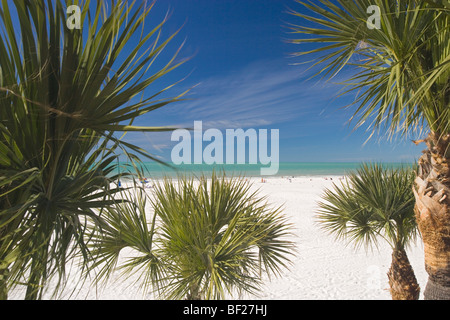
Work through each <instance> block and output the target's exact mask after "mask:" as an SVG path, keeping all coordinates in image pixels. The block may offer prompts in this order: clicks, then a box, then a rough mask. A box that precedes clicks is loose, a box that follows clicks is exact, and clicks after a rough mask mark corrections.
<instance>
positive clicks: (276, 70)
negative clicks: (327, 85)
mask: <svg viewBox="0 0 450 320" xmlns="http://www.w3.org/2000/svg"><path fill="white" fill-rule="evenodd" d="M302 71H303V70H301V69H299V68H297V67H292V66H289V65H286V64H281V63H269V62H258V63H254V64H251V65H249V66H247V67H246V68H244V69H241V70H239V71H237V72H229V73H228V74H226V75H220V76H216V77H213V78H209V79H205V80H203V81H201V83H200V84H199V85H198V86H197V87H196V88H195V89H194V91H193V92H192V95H193V98H194V100H192V101H188V102H185V103H184V104H183V106H182V107H181V109H182V110H183V120H185V121H187V123H186V122H183V125H186V124H190V125H192V122H193V121H194V120H202V121H203V123H204V126H205V127H214V128H218V129H224V128H249V127H263V126H274V125H277V124H281V123H283V122H286V121H292V120H294V119H296V118H300V117H302V116H304V115H305V114H308V113H311V112H316V113H318V112H320V110H317V101H318V100H320V97H321V95H322V94H321V93H323V90H324V85H323V84H322V85H317V86H313V85H312V84H311V82H309V83H308V85H306V84H305V83H304V81H303V80H304V79H305V74H304V73H302ZM178 110H180V109H178Z"/></svg>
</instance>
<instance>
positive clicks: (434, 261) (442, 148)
mask: <svg viewBox="0 0 450 320" xmlns="http://www.w3.org/2000/svg"><path fill="white" fill-rule="evenodd" d="M425 142H426V144H427V146H428V149H427V150H425V151H423V155H422V157H421V158H420V159H419V172H418V175H417V178H416V181H415V182H416V185H415V188H414V195H415V198H416V207H415V210H416V219H417V223H418V226H419V230H420V233H421V234H422V239H423V242H424V249H425V269H426V271H427V273H428V275H429V277H428V283H427V286H426V288H425V291H424V298H425V299H427V300H450V212H449V211H450V157H449V155H450V150H449V142H450V135H445V136H437V135H436V134H434V133H431V134H430V135H429V136H428V138H427V139H426V141H425Z"/></svg>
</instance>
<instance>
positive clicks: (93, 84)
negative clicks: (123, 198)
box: [0, 0, 183, 299]
mask: <svg viewBox="0 0 450 320" xmlns="http://www.w3.org/2000/svg"><path fill="white" fill-rule="evenodd" d="M72 4H75V5H78V6H79V7H80V8H81V15H80V20H81V25H80V26H81V29H76V28H75V29H71V28H68V27H67V23H66V19H67V18H68V17H67V16H66V8H67V6H69V5H72ZM152 6H153V4H152V5H148V4H147V2H140V1H139V5H136V4H135V1H133V2H122V1H117V2H116V1H110V2H106V1H97V2H95V3H94V2H93V3H91V1H90V0H86V1H63V0H57V1H54V0H13V1H8V0H2V5H1V6H0V29H1V31H2V32H1V33H0V38H1V39H0V40H1V41H0V275H1V276H2V278H1V279H0V286H2V287H1V288H0V293H1V294H2V297H3V298H5V297H6V292H7V290H8V288H9V286H10V285H11V284H15V283H19V282H20V283H25V285H26V287H27V290H26V299H38V298H40V297H41V296H42V293H43V291H44V289H45V285H46V283H47V280H48V279H49V278H50V277H51V276H53V275H57V276H58V279H59V281H58V283H63V281H62V280H64V278H65V276H66V268H65V266H66V262H67V261H68V260H69V259H70V258H71V257H73V256H74V255H75V254H76V253H80V252H81V255H82V257H83V258H84V260H86V261H88V259H89V258H90V252H89V248H88V246H87V242H86V239H85V237H84V234H85V232H86V221H87V219H88V218H89V220H90V221H95V222H96V223H97V224H98V225H99V226H101V225H102V224H104V223H105V222H104V221H103V220H102V216H101V210H103V209H104V208H105V207H108V206H110V205H114V204H115V201H114V199H113V196H114V194H115V193H117V192H118V188H116V187H114V185H113V184H111V182H113V181H114V180H115V178H117V177H116V176H115V172H116V171H115V168H116V166H117V159H118V158H117V157H118V154H119V153H125V154H126V155H128V156H129V158H130V159H131V160H135V159H136V155H140V156H145V157H149V158H152V157H151V155H149V154H148V153H147V152H146V151H144V150H142V149H140V148H139V147H138V146H136V145H133V144H131V143H128V142H126V141H124V140H123V134H124V133H126V132H130V131H147V132H153V131H162V130H170V129H171V128H163V127H139V126H135V125H133V122H134V120H135V119H136V118H137V117H139V116H141V115H144V114H146V113H148V112H151V111H153V110H155V109H158V108H160V107H163V106H165V105H167V104H168V103H171V102H174V101H177V100H179V99H180V97H181V95H178V96H177V97H175V98H165V99H161V98H159V96H160V95H161V94H162V93H163V92H164V91H166V90H167V89H168V88H170V87H171V86H169V87H167V88H166V89H157V90H155V89H152V84H153V83H154V82H155V81H156V80H158V79H159V78H161V77H164V76H165V75H166V74H167V73H169V72H170V71H172V70H173V69H174V68H176V67H178V66H179V65H180V64H181V63H183V60H180V61H177V55H178V52H179V50H178V51H176V52H175V54H174V55H172V56H171V57H170V58H169V59H168V61H166V62H163V63H162V64H161V63H159V64H158V65H159V66H156V65H155V64H156V63H154V62H155V61H156V59H157V57H159V56H161V53H162V52H163V50H164V48H165V47H166V46H167V45H168V43H169V42H170V41H171V40H172V39H173V37H174V36H175V34H176V33H175V34H172V35H170V36H169V37H168V38H167V39H165V40H161V30H162V27H163V26H164V24H165V23H166V19H165V18H164V19H162V21H160V22H159V23H157V24H156V25H155V26H154V27H153V29H150V30H147V29H145V27H146V26H147V24H144V21H145V20H146V19H147V18H148V16H149V14H150V11H151V9H152ZM144 26H145V27H144ZM146 89H147V90H152V91H150V92H148V94H147V96H144V95H143V96H142V98H140V99H139V97H138V95H139V94H143V93H144V90H146ZM133 155H134V156H133ZM99 212H100V213H99ZM5 286H7V287H5Z"/></svg>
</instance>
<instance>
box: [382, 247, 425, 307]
mask: <svg viewBox="0 0 450 320" xmlns="http://www.w3.org/2000/svg"><path fill="white" fill-rule="evenodd" d="M388 278H389V286H390V288H391V289H390V291H391V296H392V300H418V299H419V295H420V287H419V284H418V283H417V279H416V276H415V275H414V270H413V268H412V267H411V264H410V263H409V260H408V256H407V255H406V252H405V251H404V250H395V251H394V252H393V253H392V264H391V267H390V268H389V272H388Z"/></svg>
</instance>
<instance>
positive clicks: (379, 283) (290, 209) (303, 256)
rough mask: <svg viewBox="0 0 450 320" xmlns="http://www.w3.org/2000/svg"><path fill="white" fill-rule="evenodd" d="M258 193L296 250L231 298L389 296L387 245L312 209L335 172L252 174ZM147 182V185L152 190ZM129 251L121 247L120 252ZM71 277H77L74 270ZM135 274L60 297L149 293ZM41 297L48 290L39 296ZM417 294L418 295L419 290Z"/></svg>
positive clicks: (421, 276) (418, 266) (422, 280)
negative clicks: (355, 241)
mask: <svg viewBox="0 0 450 320" xmlns="http://www.w3.org/2000/svg"><path fill="white" fill-rule="evenodd" d="M252 181H253V182H254V184H253V186H254V187H255V188H260V192H261V193H260V194H261V195H267V196H268V202H270V203H272V204H274V205H280V204H283V205H284V214H285V215H286V216H287V217H288V218H289V220H290V222H291V223H293V224H294V225H295V235H296V236H295V239H294V241H295V242H296V244H297V254H296V257H295V258H294V259H293V265H292V267H291V269H290V270H286V271H285V272H284V273H283V276H282V277H280V278H277V279H272V281H269V280H267V281H266V282H265V287H264V288H263V290H261V292H260V295H259V296H242V297H233V298H234V299H238V298H240V299H265V300H293V299H294V300H298V299H300V300H303V299H308V300H316V299H317V300H328V299H333V300H354V299H357V300H380V299H387V300H389V299H391V297H390V294H389V284H388V279H387V275H386V273H387V271H388V269H389V266H390V264H391V252H392V251H391V248H390V247H389V246H388V245H387V244H384V243H383V242H381V245H380V248H379V250H376V249H375V250H374V251H372V252H366V251H365V250H364V248H362V249H360V250H358V251H355V249H354V248H353V247H350V246H346V245H345V243H343V242H339V241H336V240H335V239H334V237H333V236H330V235H328V234H326V233H324V232H323V231H322V230H320V228H319V227H318V226H317V225H316V224H315V218H314V212H315V210H316V209H317V201H318V200H319V199H320V196H321V194H322V192H323V190H324V188H327V187H331V186H332V184H333V183H334V182H337V183H338V182H339V177H327V179H325V177H317V176H315V177H294V178H292V177H290V178H281V177H276V178H275V177H274V178H266V182H264V183H263V182H261V178H252ZM151 190H152V189H151V188H148V191H149V192H151ZM128 253H129V252H124V253H123V256H124V258H125V257H126V255H127V254H128ZM407 253H408V257H409V259H410V262H411V265H412V267H413V268H414V271H415V274H416V277H417V280H418V282H419V285H420V287H421V291H423V289H424V288H425V284H426V279H427V274H426V272H425V268H424V257H423V248H422V244H421V243H420V241H419V243H418V244H417V245H416V246H414V247H413V248H410V249H409V250H407ZM73 271H74V270H72V273H71V277H73V278H72V279H74V282H75V280H78V275H77V271H76V270H75V272H73ZM138 277H139V275H138V274H136V275H135V276H133V277H132V278H131V279H129V280H127V281H125V282H123V281H118V280H117V278H116V275H115V276H113V278H112V279H110V280H109V281H108V283H107V285H106V286H104V287H101V288H95V287H92V286H91V285H90V284H89V283H88V282H86V283H84V285H83V286H82V287H81V288H79V290H76V291H75V292H73V290H71V288H73V286H71V284H70V283H69V285H68V286H67V289H66V290H65V292H64V293H63V294H62V296H61V297H60V298H61V299H100V300H103V299H113V300H114V299H120V300H124V299H133V300H135V299H154V298H155V297H154V296H152V295H151V294H144V293H143V292H142V291H141V290H140V289H139V285H138V284H136V283H134V280H136V279H138ZM21 294H22V293H21V292H20V290H16V291H15V292H13V293H11V295H10V298H11V299H22V298H23V297H22V296H21ZM44 298H46V299H48V298H49V296H47V297H44ZM420 298H421V299H422V298H423V295H422V294H421V297H420Z"/></svg>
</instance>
